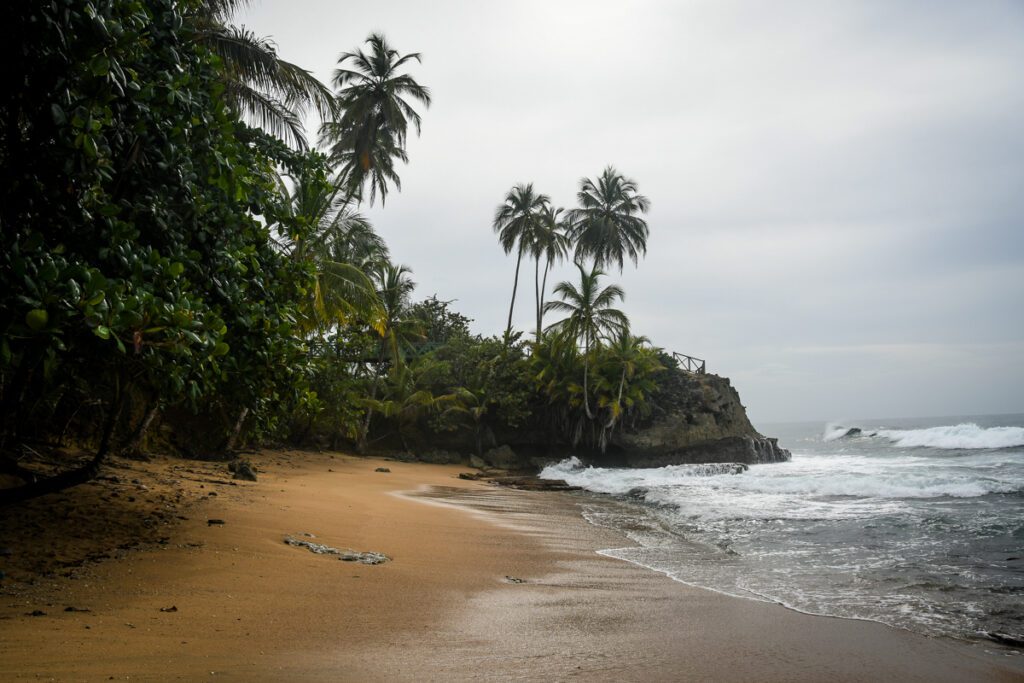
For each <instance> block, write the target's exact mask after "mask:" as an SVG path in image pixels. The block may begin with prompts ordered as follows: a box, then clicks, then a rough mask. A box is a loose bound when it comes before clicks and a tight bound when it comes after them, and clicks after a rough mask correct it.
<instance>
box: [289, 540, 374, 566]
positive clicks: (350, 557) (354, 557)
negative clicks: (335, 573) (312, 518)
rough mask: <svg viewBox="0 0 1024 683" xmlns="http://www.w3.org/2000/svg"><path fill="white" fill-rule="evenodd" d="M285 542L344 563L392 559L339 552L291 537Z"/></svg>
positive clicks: (371, 554)
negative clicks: (333, 557)
mask: <svg viewBox="0 0 1024 683" xmlns="http://www.w3.org/2000/svg"><path fill="white" fill-rule="evenodd" d="M284 542H285V543H287V544H288V545H292V546H295V547H297V548H305V549H306V550H308V551H309V552H311V553H315V554H317V555H337V557H338V559H339V560H341V561H343V562H360V563H362V564H384V563H385V562H387V561H388V560H390V559H391V558H390V557H388V556H387V555H385V554H384V553H375V552H365V553H361V552H358V551H356V550H347V549H346V550H338V549H337V548H332V547H331V546H329V545H323V544H322V543H313V542H312V541H303V540H300V539H297V538H292V537H291V536H285V537H284Z"/></svg>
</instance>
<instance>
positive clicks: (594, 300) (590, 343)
mask: <svg viewBox="0 0 1024 683" xmlns="http://www.w3.org/2000/svg"><path fill="white" fill-rule="evenodd" d="M576 267H577V268H578V269H579V271H580V286H579V287H577V286H576V285H574V284H573V283H571V282H559V283H558V284H557V285H556V286H555V290H554V292H555V294H557V295H559V296H560V297H561V300H560V301H549V302H548V303H546V304H545V305H544V310H545V311H557V312H560V313H565V314H566V317H565V318H564V319H562V320H559V321H558V322H557V323H554V324H553V325H551V326H549V328H548V329H550V330H552V331H554V332H557V333H560V334H564V335H566V336H567V337H570V338H572V339H575V340H576V342H577V343H581V342H582V344H583V407H584V410H585V411H586V414H587V417H588V418H590V419H593V418H594V413H593V411H592V410H591V409H590V399H589V384H588V376H589V374H590V351H591V349H593V348H596V347H597V346H599V345H600V344H601V340H602V338H605V337H610V336H615V335H618V334H619V333H621V331H622V330H623V329H628V327H629V319H628V318H627V317H626V314H625V313H623V312H622V311H620V310H619V309H617V308H614V307H613V306H614V305H615V302H616V301H621V300H622V299H624V298H625V296H626V293H625V292H624V291H623V290H622V287H619V286H618V285H608V286H607V287H601V284H600V280H601V276H603V275H604V272H603V271H601V270H600V269H598V267H597V266H594V267H593V268H592V269H591V270H590V272H587V271H586V270H585V269H584V268H583V266H582V265H580V264H579V263H577V264H576Z"/></svg>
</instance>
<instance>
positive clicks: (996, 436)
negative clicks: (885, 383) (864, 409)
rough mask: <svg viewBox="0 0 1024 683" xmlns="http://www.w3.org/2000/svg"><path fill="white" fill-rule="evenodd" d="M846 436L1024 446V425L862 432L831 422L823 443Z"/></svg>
mask: <svg viewBox="0 0 1024 683" xmlns="http://www.w3.org/2000/svg"><path fill="white" fill-rule="evenodd" d="M846 437H878V438H882V439H886V440H888V441H889V442H891V443H892V445H894V446H896V447H898V448H938V449H941V450H979V449H989V450H994V449H1000V448H1016V447H1018V446H1024V427H979V426H978V425H976V424H974V423H973V422H964V423H962V424H956V425H945V426H942V427H928V428H926V429H878V430H875V431H861V430H860V428H858V427H844V426H842V425H837V424H830V425H828V426H827V427H826V428H825V433H824V434H823V435H822V439H823V440H824V441H826V442H829V441H836V440H838V439H842V438H846Z"/></svg>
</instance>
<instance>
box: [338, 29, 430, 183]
mask: <svg viewBox="0 0 1024 683" xmlns="http://www.w3.org/2000/svg"><path fill="white" fill-rule="evenodd" d="M366 43H367V44H368V45H369V47H370V49H369V54H367V53H365V52H363V50H361V49H358V48H357V49H356V50H355V51H354V52H345V53H342V54H341V55H340V56H339V57H338V68H337V69H336V70H335V71H334V79H333V83H334V87H335V88H337V89H338V93H337V95H336V108H337V112H338V114H339V115H340V117H339V118H336V119H332V120H330V121H325V122H324V124H323V126H322V127H321V129H320V140H321V142H322V143H323V144H326V145H328V146H329V148H330V159H331V162H332V163H334V164H335V165H337V166H339V167H340V171H339V184H341V185H343V186H344V187H345V188H346V191H347V192H348V194H349V196H350V197H352V196H356V195H357V194H358V193H359V192H360V191H361V189H362V187H363V186H364V184H365V183H366V182H369V183H370V202H371V203H372V202H373V200H374V199H375V198H376V196H377V195H378V194H379V195H380V199H381V202H382V203H383V202H384V200H385V197H386V196H387V192H388V183H392V184H394V186H395V187H397V188H398V189H401V181H400V179H399V177H398V174H397V173H396V172H395V168H394V161H395V159H398V160H399V161H402V162H406V161H408V158H407V156H406V151H405V141H406V131H407V129H408V127H409V124H410V123H412V125H413V126H414V127H415V128H416V134H417V135H418V134H419V132H420V115H419V114H418V113H417V112H416V110H415V109H413V107H412V105H411V104H410V103H409V100H415V101H418V102H420V103H421V104H423V106H425V107H429V106H430V90H429V89H427V88H425V87H424V86H422V85H420V84H419V83H417V82H416V81H415V80H414V79H413V77H412V76H410V75H409V74H405V73H399V71H400V69H401V68H402V67H403V66H405V65H406V64H408V63H409V62H411V61H413V60H415V61H417V62H419V61H421V60H420V54H419V53H418V52H412V53H409V54H407V55H399V53H398V51H397V50H395V49H393V48H392V47H391V46H390V45H389V44H388V42H387V40H386V39H385V38H384V36H383V35H381V34H379V33H373V34H371V35H370V37H369V38H367V39H366ZM347 62H351V68H349V65H348V64H347Z"/></svg>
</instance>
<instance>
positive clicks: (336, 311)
mask: <svg viewBox="0 0 1024 683" xmlns="http://www.w3.org/2000/svg"><path fill="white" fill-rule="evenodd" d="M280 191H281V193H282V195H283V196H284V197H285V198H286V201H285V202H284V203H283V207H282V208H283V211H282V213H281V215H280V216H279V220H280V223H279V224H277V225H275V226H272V227H273V228H274V230H275V232H276V233H277V234H278V239H277V243H278V245H279V246H280V247H281V249H282V250H283V251H284V252H285V253H286V254H287V255H288V256H289V257H290V258H291V259H293V260H295V261H308V262H310V263H312V264H313V268H314V280H313V288H312V291H311V292H310V298H309V300H308V301H307V302H306V303H305V305H304V306H303V307H302V308H300V315H301V319H300V321H299V322H300V324H301V326H302V328H303V329H304V331H306V332H307V333H309V332H318V333H323V332H324V331H326V330H328V329H330V328H332V327H334V326H336V325H339V324H344V323H347V322H351V321H352V320H356V319H359V320H364V321H367V322H368V323H369V324H370V325H371V327H374V328H375V329H377V330H378V331H380V332H383V329H384V328H383V319H384V315H385V311H384V309H383V306H382V302H381V300H380V298H379V296H378V294H377V291H376V287H375V286H374V283H373V281H372V280H371V279H370V277H369V275H368V274H367V272H366V269H365V265H364V264H363V263H353V262H352V260H351V259H350V256H352V255H354V254H355V253H357V252H358V251H360V250H363V251H365V250H366V249H367V248H368V247H365V246H364V244H370V245H376V244H378V243H380V244H381V245H382V244H383V240H381V239H380V237H378V236H377V235H376V233H375V232H374V231H373V227H372V226H371V225H370V223H369V221H368V220H367V219H366V218H365V217H364V216H362V215H361V214H359V213H357V212H355V211H353V210H352V209H351V207H349V206H347V205H345V204H344V202H343V198H342V197H341V196H340V192H339V190H338V189H337V188H335V187H332V186H331V185H330V184H329V183H326V182H324V181H323V179H322V177H321V178H317V177H315V176H314V177H309V176H306V175H304V174H301V173H300V174H296V175H294V176H292V177H290V178H287V179H286V178H281V179H280ZM289 225H301V226H303V229H302V230H300V231H298V232H297V233H295V234H294V235H293V234H289ZM383 249H384V250H385V251H384V253H385V254H386V247H383Z"/></svg>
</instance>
